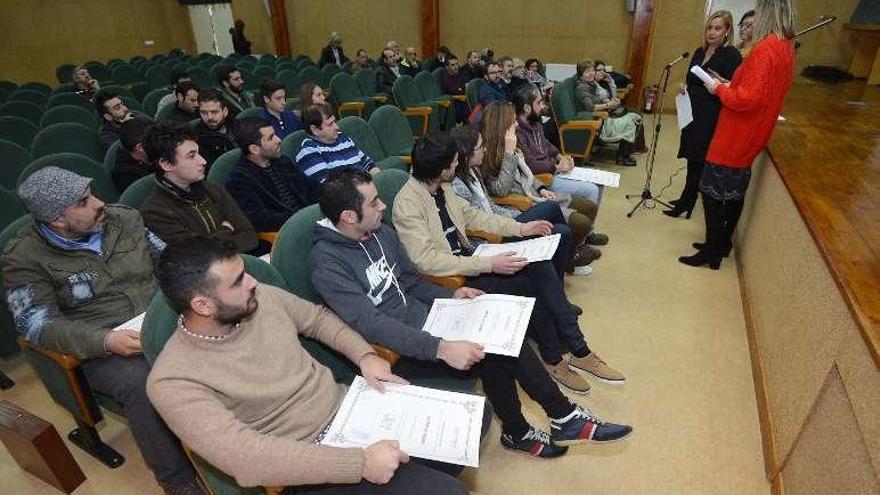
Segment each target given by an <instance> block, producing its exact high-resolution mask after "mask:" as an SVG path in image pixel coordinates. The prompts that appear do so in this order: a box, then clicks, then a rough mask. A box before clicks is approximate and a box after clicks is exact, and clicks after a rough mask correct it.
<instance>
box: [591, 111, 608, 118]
mask: <svg viewBox="0 0 880 495" xmlns="http://www.w3.org/2000/svg"><path fill="white" fill-rule="evenodd" d="M593 117H595V118H597V119H599V120H608V112H602V111H595V112H593Z"/></svg>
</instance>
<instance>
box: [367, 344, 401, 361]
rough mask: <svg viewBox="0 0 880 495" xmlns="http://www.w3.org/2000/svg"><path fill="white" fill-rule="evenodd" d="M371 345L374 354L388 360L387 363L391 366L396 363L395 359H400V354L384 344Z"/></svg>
mask: <svg viewBox="0 0 880 495" xmlns="http://www.w3.org/2000/svg"><path fill="white" fill-rule="evenodd" d="M372 345H373V350H374V351H376V354H378V355H379V357H380V358H382V359H384V360H385V361H388V364H390V365H391V366H394V364H395V363H397V361H398V360H399V359H400V355H399V354H397V353H396V352H394V351H392V350H391V349H389V348H387V347H385V346H381V345H379V344H372Z"/></svg>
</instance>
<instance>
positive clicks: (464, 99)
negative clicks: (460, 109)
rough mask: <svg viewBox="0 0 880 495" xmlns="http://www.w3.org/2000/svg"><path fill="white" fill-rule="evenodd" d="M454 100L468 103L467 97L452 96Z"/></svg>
mask: <svg viewBox="0 0 880 495" xmlns="http://www.w3.org/2000/svg"><path fill="white" fill-rule="evenodd" d="M452 99H453V100H455V101H461V102H466V101H467V95H452Z"/></svg>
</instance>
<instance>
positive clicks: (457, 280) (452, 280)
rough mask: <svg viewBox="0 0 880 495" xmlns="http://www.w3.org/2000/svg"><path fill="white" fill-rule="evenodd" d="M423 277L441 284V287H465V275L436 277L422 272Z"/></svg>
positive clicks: (433, 282)
mask: <svg viewBox="0 0 880 495" xmlns="http://www.w3.org/2000/svg"><path fill="white" fill-rule="evenodd" d="M422 278H423V279H425V280H427V281H428V282H431V283H432V284H435V285H439V286H441V287H446V288H447V289H452V290H455V289H460V288H462V287H464V276H463V275H450V276H448V277H435V276H434V275H425V274H424V273H423V274H422Z"/></svg>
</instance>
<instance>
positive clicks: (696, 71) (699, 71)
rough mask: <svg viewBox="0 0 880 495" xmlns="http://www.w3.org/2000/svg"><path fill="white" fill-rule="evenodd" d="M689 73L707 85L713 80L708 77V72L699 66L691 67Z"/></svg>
mask: <svg viewBox="0 0 880 495" xmlns="http://www.w3.org/2000/svg"><path fill="white" fill-rule="evenodd" d="M691 72H693V73H694V75H695V76H697V77H699V78H700V80H701V81H703V82H704V83H708V82H710V81H712V80H713V79H714V78H713V77H712V76H710V75H709V73H708V72H706V71H704V70H703V68H702V67H700V66H699V65H695V66H693V67H691Z"/></svg>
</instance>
